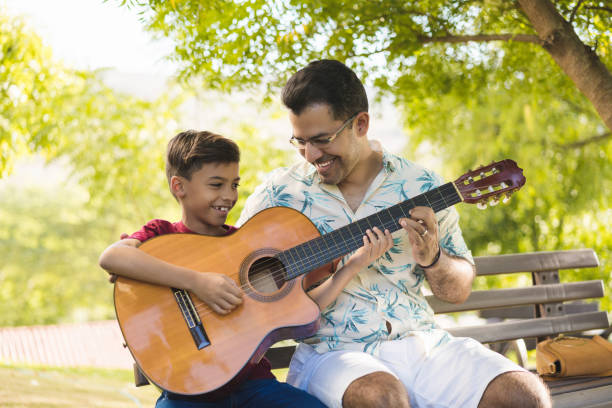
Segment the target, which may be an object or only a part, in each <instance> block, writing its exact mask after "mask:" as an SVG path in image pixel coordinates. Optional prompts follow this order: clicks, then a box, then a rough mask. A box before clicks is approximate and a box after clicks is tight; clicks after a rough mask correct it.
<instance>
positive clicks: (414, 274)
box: [237, 151, 473, 355]
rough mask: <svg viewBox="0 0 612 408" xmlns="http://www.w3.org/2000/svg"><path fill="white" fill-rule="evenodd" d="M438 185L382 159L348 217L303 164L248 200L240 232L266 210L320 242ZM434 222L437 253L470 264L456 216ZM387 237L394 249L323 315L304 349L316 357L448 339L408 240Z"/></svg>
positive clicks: (444, 213)
mask: <svg viewBox="0 0 612 408" xmlns="http://www.w3.org/2000/svg"><path fill="white" fill-rule="evenodd" d="M441 184H442V183H441V179H440V178H439V177H438V176H437V175H436V174H434V173H433V172H431V171H429V170H427V169H425V168H424V167H422V166H420V165H418V164H415V163H413V162H410V161H408V160H405V159H403V158H401V157H398V156H395V155H392V154H390V153H388V152H386V151H383V168H382V169H381V171H380V173H379V174H378V175H377V177H376V178H375V179H374V181H373V182H372V184H371V185H370V188H369V189H368V191H367V192H366V194H365V196H364V199H363V201H362V203H361V204H360V205H359V207H358V208H357V211H355V212H353V211H352V210H351V208H350V207H349V206H348V204H347V202H346V201H345V199H344V197H343V196H342V193H341V192H340V190H339V189H338V187H337V186H335V185H329V184H324V183H322V182H320V179H319V176H318V174H317V172H316V170H315V168H314V167H313V166H312V165H310V164H309V163H307V162H306V161H304V162H302V163H299V164H296V165H294V166H293V167H291V168H281V169H276V170H274V171H273V172H272V173H270V174H269V175H268V177H267V179H266V180H265V181H264V182H263V183H262V184H261V185H260V186H259V187H258V188H257V189H256V190H255V192H254V193H253V194H252V195H251V196H250V197H249V198H248V199H247V201H246V204H245V207H244V210H243V212H242V214H241V216H240V219H239V220H238V223H237V224H238V225H242V224H244V223H245V222H246V221H247V220H248V219H249V218H251V217H252V216H254V215H255V214H257V213H258V212H260V211H262V210H264V209H266V208H268V207H273V206H285V207H292V208H294V209H296V210H299V211H300V212H302V213H303V214H304V215H306V216H307V217H308V218H310V220H311V221H312V222H313V223H314V224H315V225H316V226H317V228H318V229H319V232H320V233H321V234H325V233H328V232H330V231H332V230H335V229H338V228H340V227H343V226H345V225H347V224H349V223H352V222H354V221H357V220H359V219H361V218H364V217H367V216H368V215H371V214H374V213H376V212H378V211H381V210H383V209H385V208H388V207H390V206H392V205H394V204H397V203H399V202H401V201H404V200H407V199H409V198H411V197H414V196H417V195H419V194H421V193H423V192H425V191H428V190H431V189H433V188H436V187H438V186H439V185H441ZM436 217H437V220H438V229H439V239H440V246H441V247H442V248H443V249H444V250H445V251H446V252H447V253H449V254H452V255H455V256H459V257H463V258H465V259H467V260H468V261H469V262H471V263H472V264H473V259H472V255H471V252H470V251H469V250H468V248H467V246H466V244H465V242H464V240H463V237H462V235H461V230H460V228H459V225H458V214H457V211H456V210H455V208H453V207H450V208H446V209H444V210H441V211H439V212H438V213H436ZM392 236H393V241H394V246H393V247H392V248H391V249H390V250H389V251H388V252H387V253H385V254H384V255H383V256H382V257H380V258H379V259H378V260H376V261H374V262H373V263H372V264H370V265H369V266H368V267H367V268H365V269H363V270H362V271H360V272H359V273H358V274H357V275H355V277H354V278H353V279H352V280H351V281H350V282H349V284H348V285H347V286H346V287H345V288H344V290H343V291H342V292H341V294H340V295H339V296H338V298H337V299H336V300H335V301H334V302H332V303H331V304H330V305H329V306H328V307H327V308H325V309H324V310H322V311H321V317H320V319H321V322H320V323H321V325H320V328H319V330H318V332H317V333H316V334H315V335H314V336H313V337H310V338H308V339H302V341H304V342H306V343H308V344H310V345H311V346H312V347H314V348H315V350H316V351H318V352H320V353H323V352H326V351H330V350H337V349H349V350H359V351H364V352H367V353H371V354H373V355H377V354H378V348H379V346H380V344H381V342H383V341H386V340H395V339H401V338H404V337H406V336H412V335H416V336H419V337H421V338H422V339H423V341H424V343H425V345H426V346H427V348H428V349H430V350H432V349H434V348H435V347H436V346H437V345H440V344H443V343H445V342H446V341H447V340H448V338H449V336H450V335H449V334H448V333H447V332H446V331H444V330H442V329H440V328H439V327H438V326H437V325H436V323H435V322H434V314H433V311H432V309H431V307H430V306H429V304H428V303H427V301H426V300H425V297H424V296H423V292H422V286H423V282H424V280H425V272H424V271H423V270H422V269H421V268H420V267H418V266H417V265H416V262H415V260H414V258H413V257H412V249H411V246H410V242H409V240H408V236H407V234H406V232H405V231H404V230H403V229H401V228H400V229H399V230H398V231H396V232H394V233H393V235H392ZM349 255H350V254H347V255H346V256H345V257H344V258H343V259H342V260H341V261H340V264H339V265H338V268H340V267H341V266H342V265H343V264H344V262H345V261H346V260H347V259H348V257H349ZM386 322H389V323H390V325H391V332H389V331H388V330H387V325H386Z"/></svg>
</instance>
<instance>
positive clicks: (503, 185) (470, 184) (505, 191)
mask: <svg viewBox="0 0 612 408" xmlns="http://www.w3.org/2000/svg"><path fill="white" fill-rule="evenodd" d="M454 184H455V187H457V190H459V193H460V194H461V198H462V199H463V201H464V202H466V203H471V204H478V208H486V206H487V204H489V205H496V204H498V203H499V200H500V199H501V200H503V202H506V201H508V200H509V199H510V195H512V193H513V192H515V191H517V190H518V189H520V188H521V187H522V186H523V185H524V184H525V176H523V169H521V168H520V167H518V166H517V164H516V162H515V161H514V160H510V159H506V160H502V161H498V162H494V163H491V164H489V165H487V166H481V167H479V168H477V169H476V170H470V171H468V172H467V173H465V174H464V175H463V176H461V177H459V178H458V179H457V180H455V181H454Z"/></svg>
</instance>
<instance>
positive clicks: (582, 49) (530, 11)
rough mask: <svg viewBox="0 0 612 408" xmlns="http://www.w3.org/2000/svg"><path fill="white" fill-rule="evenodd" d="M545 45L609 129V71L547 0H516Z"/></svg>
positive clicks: (611, 111) (611, 93)
mask: <svg viewBox="0 0 612 408" xmlns="http://www.w3.org/2000/svg"><path fill="white" fill-rule="evenodd" d="M518 2H519V4H520V6H521V8H522V9H523V11H524V12H525V15H526V16H527V18H528V19H529V21H530V22H531V24H532V25H533V28H534V29H535V31H536V33H537V34H538V36H539V37H540V39H542V41H544V48H545V49H546V51H548V52H549V53H550V55H551V56H552V58H553V59H554V60H555V62H556V63H557V64H558V65H559V67H561V69H562V70H563V71H564V72H565V73H566V74H567V76H569V77H570V79H571V80H572V81H574V84H576V87H578V89H579V90H580V92H582V93H583V94H584V96H586V97H587V99H589V100H590V101H591V103H592V104H593V106H594V107H595V109H596V110H597V112H598V113H599V116H601V118H602V119H603V122H604V123H605V124H606V126H607V127H608V129H610V130H612V74H610V72H609V71H608V69H607V68H606V66H605V65H604V64H603V62H601V60H600V59H599V57H598V56H597V54H595V52H594V51H593V50H591V49H590V48H589V47H587V46H586V45H584V43H583V42H582V41H581V40H580V38H578V36H577V35H576V32H575V31H574V29H573V27H572V25H571V24H570V23H569V22H567V21H565V19H564V18H563V17H562V16H561V15H560V14H559V12H558V11H557V9H556V8H555V6H554V5H553V4H552V3H551V2H550V1H549V0H518Z"/></svg>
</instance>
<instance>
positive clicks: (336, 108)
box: [281, 60, 368, 120]
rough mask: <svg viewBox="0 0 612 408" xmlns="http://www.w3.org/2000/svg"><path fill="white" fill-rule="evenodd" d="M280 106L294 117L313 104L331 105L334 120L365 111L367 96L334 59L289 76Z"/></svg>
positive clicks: (366, 109)
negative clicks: (285, 108) (283, 105)
mask: <svg viewBox="0 0 612 408" xmlns="http://www.w3.org/2000/svg"><path fill="white" fill-rule="evenodd" d="M281 98H282V101H283V104H285V106H286V107H288V108H289V109H291V111H292V112H293V113H294V114H295V115H299V114H300V113H302V111H303V110H304V109H305V108H307V107H309V106H311V105H314V104H317V103H326V104H328V105H330V106H331V108H332V113H333V117H334V119H338V120H345V119H348V118H349V117H351V116H352V115H354V114H355V113H357V112H367V111H368V97H367V95H366V92H365V88H364V87H363V84H362V83H361V81H360V80H359V78H357V75H356V74H355V73H354V72H353V71H352V70H351V69H350V68H349V67H347V66H346V65H344V64H343V63H341V62H340V61H335V60H320V61H313V62H311V63H310V64H308V65H307V66H306V67H304V68H302V69H300V70H299V71H298V72H296V73H295V74H293V75H292V76H291V78H289V80H288V81H287V83H286V84H285V86H284V87H283V91H282V94H281Z"/></svg>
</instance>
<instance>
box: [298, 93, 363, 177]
mask: <svg viewBox="0 0 612 408" xmlns="http://www.w3.org/2000/svg"><path fill="white" fill-rule="evenodd" d="M289 120H290V121H291V126H292V128H293V137H294V138H297V139H300V140H303V141H306V142H308V141H309V140H311V139H315V138H321V137H325V136H332V135H334V134H335V133H336V132H338V130H339V129H340V128H341V127H342V125H343V124H344V120H341V119H334V117H333V114H332V111H331V108H330V107H329V105H327V104H315V105H311V106H309V107H307V108H305V109H304V110H303V111H302V112H301V113H300V114H299V115H296V114H294V113H293V112H290V113H289ZM356 120H357V118H355V121H356ZM354 126H355V122H351V123H349V124H348V125H347V126H346V127H345V128H344V129H342V131H341V132H340V133H338V135H337V137H336V138H335V139H334V140H333V141H332V142H331V143H329V144H328V145H326V146H324V147H315V146H313V145H312V144H311V143H306V144H305V145H304V146H303V147H302V148H300V149H298V151H299V153H300V154H301V155H302V156H303V157H304V158H305V159H306V161H308V162H309V163H310V164H312V165H313V166H315V168H316V170H317V173H318V174H319V176H320V177H321V180H322V181H323V183H325V184H340V183H342V182H343V181H345V180H346V178H347V177H349V176H350V174H351V173H352V172H353V170H354V169H355V166H356V165H357V164H358V163H359V161H360V158H361V156H362V154H361V153H362V150H363V148H362V145H361V141H360V140H358V138H357V137H356V136H355V133H354Z"/></svg>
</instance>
